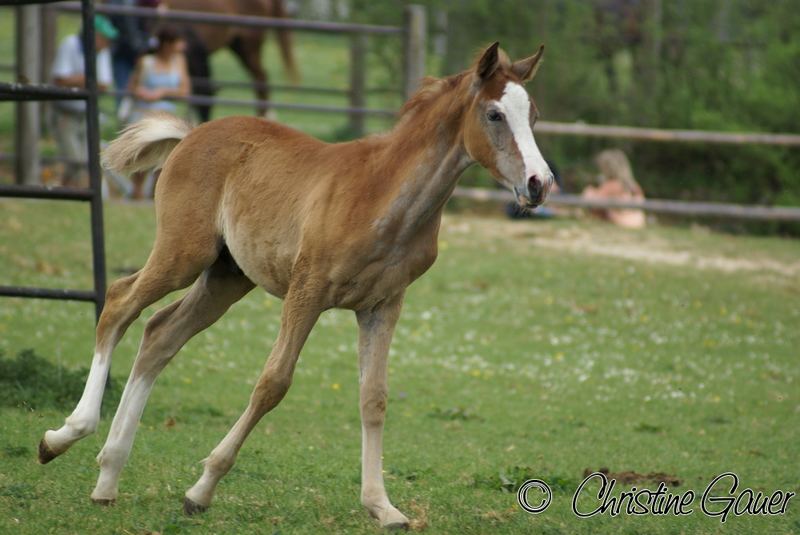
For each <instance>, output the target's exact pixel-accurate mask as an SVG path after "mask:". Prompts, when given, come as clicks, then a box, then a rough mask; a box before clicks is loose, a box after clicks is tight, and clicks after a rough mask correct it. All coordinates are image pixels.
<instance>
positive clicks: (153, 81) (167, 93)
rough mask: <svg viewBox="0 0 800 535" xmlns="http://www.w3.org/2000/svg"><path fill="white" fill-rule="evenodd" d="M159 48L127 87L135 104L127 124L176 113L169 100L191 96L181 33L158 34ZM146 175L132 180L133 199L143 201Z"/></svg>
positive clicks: (163, 30) (168, 30)
mask: <svg viewBox="0 0 800 535" xmlns="http://www.w3.org/2000/svg"><path fill="white" fill-rule="evenodd" d="M156 39H157V41H158V45H157V48H156V50H155V51H154V52H153V53H152V54H146V55H144V56H142V57H141V58H139V61H138V62H137V63H136V69H135V70H134V72H133V75H132V76H131V79H130V82H129V83H128V90H129V91H130V92H131V93H132V94H133V97H134V100H135V103H134V106H133V112H132V113H131V116H130V117H128V118H127V120H128V122H133V121H138V120H139V119H141V118H142V117H143V116H144V115H145V114H147V113H148V112H152V111H166V112H169V113H175V112H176V111H177V106H176V104H175V102H174V101H172V100H169V97H184V96H187V95H188V94H189V91H190V80H189V71H188V68H187V66H186V56H185V55H184V50H185V48H186V43H185V41H184V40H183V38H182V37H181V35H180V33H178V31H177V30H176V29H175V28H174V27H170V26H164V27H162V28H161V29H159V30H158V31H157V32H156ZM145 179H146V176H145V175H144V174H135V175H133V176H131V181H132V182H133V198H135V199H140V198H142V196H143V193H144V183H145Z"/></svg>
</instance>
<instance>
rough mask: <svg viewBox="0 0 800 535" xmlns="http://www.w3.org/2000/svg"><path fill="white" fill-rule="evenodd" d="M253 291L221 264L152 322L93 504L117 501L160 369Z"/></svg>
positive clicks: (103, 454)
mask: <svg viewBox="0 0 800 535" xmlns="http://www.w3.org/2000/svg"><path fill="white" fill-rule="evenodd" d="M252 288H253V283H252V282H250V280H249V279H248V278H247V277H245V276H244V275H241V274H239V273H237V272H235V271H233V270H232V266H231V264H230V262H229V261H228V260H226V259H222V258H221V259H219V260H217V262H216V263H215V264H214V265H213V266H211V267H210V268H208V269H207V270H206V271H205V272H203V274H202V275H201V276H200V278H199V279H197V282H195V284H194V286H193V287H192V289H191V290H190V291H189V293H188V294H186V296H184V297H183V298H182V299H180V300H179V301H176V302H175V303H172V304H171V305H169V306H167V307H166V308H163V309H162V310H159V311H158V312H157V313H156V314H155V315H154V316H153V317H152V318H151V319H150V321H148V322H147V327H145V331H144V336H143V337H142V343H141V346H140V348H139V354H138V356H137V357H136V361H135V363H134V364H133V369H132V370H131V374H130V377H129V378H128V383H127V384H126V385H125V391H124V392H123V394H122V399H121V400H120V403H119V407H118V408H117V414H116V415H115V416H114V421H113V423H112V424H111V430H110V431H109V433H108V438H107V439H106V443H105V446H103V449H102V450H101V451H100V454H99V455H98V456H97V460H98V462H99V463H100V477H99V478H98V480H97V486H96V487H95V489H94V492H92V500H93V501H95V502H97V503H103V504H106V503H110V502H112V501H114V499H116V497H117V484H118V482H119V475H120V472H121V471H122V468H123V466H124V465H125V462H126V461H127V459H128V455H129V454H130V451H131V446H132V445H133V440H134V438H135V436H136V429H137V426H138V424H139V420H140V418H141V417H142V411H143V410H144V406H145V404H146V403H147V398H148V396H149V395H150V390H151V389H152V387H153V383H154V382H155V380H156V377H158V374H159V373H161V370H163V369H164V367H165V366H166V365H167V364H168V363H169V361H170V360H171V359H172V357H173V356H175V354H176V353H177V352H178V351H179V350H180V348H181V347H183V345H184V344H185V343H186V342H187V341H188V340H189V339H190V338H191V337H192V336H194V335H195V334H197V333H199V332H200V331H202V330H203V329H205V328H206V327H208V326H210V325H211V324H213V323H214V322H215V321H217V320H218V319H219V318H220V317H221V316H222V315H223V314H224V313H225V311H226V310H228V308H229V307H230V306H231V305H232V304H233V303H235V302H236V301H238V300H239V299H241V298H242V297H243V296H244V295H245V294H247V293H248V292H249V291H250V290H251V289H252Z"/></svg>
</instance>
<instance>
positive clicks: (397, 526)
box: [381, 519, 408, 531]
mask: <svg viewBox="0 0 800 535" xmlns="http://www.w3.org/2000/svg"><path fill="white" fill-rule="evenodd" d="M381 527H382V528H383V529H389V530H392V531H394V530H401V529H403V530H406V531H407V530H408V520H407V519H406V520H390V521H389V522H387V523H386V524H382V525H381Z"/></svg>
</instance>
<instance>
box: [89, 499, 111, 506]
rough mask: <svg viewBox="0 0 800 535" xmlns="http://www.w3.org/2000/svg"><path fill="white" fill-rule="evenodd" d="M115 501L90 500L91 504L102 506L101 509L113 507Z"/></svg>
mask: <svg viewBox="0 0 800 535" xmlns="http://www.w3.org/2000/svg"><path fill="white" fill-rule="evenodd" d="M116 501H117V500H116V499H114V498H92V503H93V504H95V505H102V506H103V507H108V506H109V505H114V504H115V503H116Z"/></svg>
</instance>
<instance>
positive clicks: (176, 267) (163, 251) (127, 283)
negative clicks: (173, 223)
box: [39, 235, 218, 464]
mask: <svg viewBox="0 0 800 535" xmlns="http://www.w3.org/2000/svg"><path fill="white" fill-rule="evenodd" d="M184 238H185V236H177V237H176V239H159V238H158V237H157V238H156V243H155V246H154V248H153V251H152V253H151V254H150V258H148V260H147V263H146V264H145V266H144V268H142V269H141V270H140V271H138V272H137V273H134V274H133V275H130V276H129V277H125V278H122V279H119V280H117V281H115V282H114V283H113V284H111V286H109V288H108V291H107V292H106V303H105V306H104V307H103V312H102V313H101V314H100V320H99V321H98V323H97V335H96V341H95V351H94V358H93V359H92V365H91V368H90V369H89V377H88V379H86V386H85V387H84V390H83V395H82V396H81V399H80V401H79V402H78V405H77V407H76V408H75V410H74V411H73V412H72V414H71V415H70V416H68V417H67V419H66V421H65V422H64V425H63V426H62V427H61V428H60V429H58V430H55V431H54V430H50V431H47V432H46V433H45V435H44V438H43V439H42V441H41V442H40V443H39V462H41V463H42V464H44V463H47V462H50V461H51V460H53V459H54V458H55V457H57V456H59V455H61V454H62V453H64V452H65V451H67V449H69V447H70V446H72V444H74V443H75V442H77V441H78V440H80V439H81V438H83V437H85V436H87V435H90V434H91V433H93V432H94V430H95V429H96V428H97V423H98V422H99V421H100V404H101V402H102V400H103V391H104V390H105V385H106V378H107V376H108V370H109V367H110V366H111V353H112V351H113V350H114V347H116V345H117V343H118V342H119V340H120V339H121V338H122V335H123V334H124V333H125V330H126V329H127V328H128V326H129V325H130V324H131V323H133V321H134V320H135V319H136V318H137V317H138V316H139V314H140V313H141V312H142V310H144V308H145V307H147V306H149V305H151V304H152V303H154V302H156V301H158V300H159V299H161V298H162V297H164V296H165V295H167V294H168V293H169V292H171V291H173V290H178V289H180V288H185V287H186V286H188V285H189V284H191V283H192V282H193V281H194V280H195V279H196V278H197V275H198V274H199V273H200V272H202V271H203V270H204V269H205V268H206V267H208V266H209V265H210V264H212V263H213V261H214V258H216V256H217V255H218V253H217V251H216V250H215V249H214V247H215V246H214V243H215V241H216V237H215V236H201V235H196V236H192V239H184ZM204 238H205V239H204ZM177 258H181V259H183V261H182V262H176V259H177Z"/></svg>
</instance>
